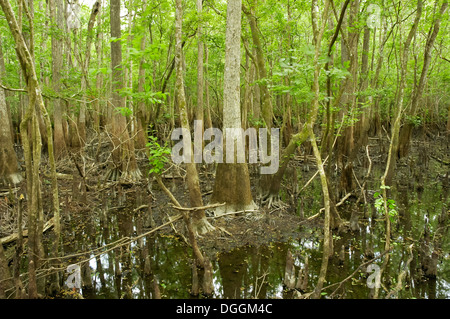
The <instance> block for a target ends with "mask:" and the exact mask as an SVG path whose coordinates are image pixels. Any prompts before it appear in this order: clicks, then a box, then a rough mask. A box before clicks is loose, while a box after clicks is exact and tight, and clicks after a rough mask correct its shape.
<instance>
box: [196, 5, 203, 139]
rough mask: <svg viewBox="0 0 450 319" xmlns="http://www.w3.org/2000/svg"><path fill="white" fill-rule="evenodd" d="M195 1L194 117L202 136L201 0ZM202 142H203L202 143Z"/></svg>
mask: <svg viewBox="0 0 450 319" xmlns="http://www.w3.org/2000/svg"><path fill="white" fill-rule="evenodd" d="M196 1H197V16H198V27H197V107H196V108H195V119H196V120H198V121H201V122H198V123H200V125H201V127H200V130H201V133H202V136H203V131H204V128H205V125H204V123H203V118H204V116H203V86H204V75H203V73H204V69H203V57H204V54H203V53H204V52H203V51H204V45H203V27H202V25H203V21H202V20H203V16H202V14H203V13H202V11H203V4H202V2H203V0H196ZM202 144H203V143H202Z"/></svg>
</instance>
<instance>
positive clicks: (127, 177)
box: [106, 167, 142, 182]
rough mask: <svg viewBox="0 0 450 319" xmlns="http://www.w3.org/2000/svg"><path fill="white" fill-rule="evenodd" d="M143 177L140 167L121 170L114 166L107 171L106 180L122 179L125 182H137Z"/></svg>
mask: <svg viewBox="0 0 450 319" xmlns="http://www.w3.org/2000/svg"><path fill="white" fill-rule="evenodd" d="M141 178H142V173H141V171H140V170H139V168H137V169H134V170H132V171H124V172H121V170H120V169H119V168H118V167H116V168H112V169H110V170H109V171H108V172H107V173H106V180H109V181H113V182H116V181H119V180H122V181H124V182H136V181H138V180H140V179H141Z"/></svg>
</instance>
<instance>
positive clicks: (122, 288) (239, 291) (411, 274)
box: [47, 179, 450, 298]
mask: <svg viewBox="0 0 450 319" xmlns="http://www.w3.org/2000/svg"><path fill="white" fill-rule="evenodd" d="M375 185H376V182H369V189H370V187H371V186H373V187H375ZM415 188H416V187H414V185H407V186H404V185H403V186H401V185H397V186H396V187H392V189H391V190H390V195H389V196H390V198H391V199H393V200H394V201H395V203H396V204H397V207H398V212H399V219H397V221H396V222H394V223H393V224H392V230H393V231H392V232H393V234H392V236H391V238H392V239H391V243H392V245H393V251H392V253H391V255H390V261H389V264H388V266H387V268H386V270H385V271H384V272H383V278H390V280H389V281H388V282H386V280H383V284H384V285H385V287H383V288H382V289H381V290H380V297H381V298H383V297H385V296H386V291H390V290H391V289H392V288H393V287H394V286H395V285H396V281H397V277H398V274H399V272H400V271H401V269H402V268H403V267H404V264H405V263H406V260H407V259H408V257H409V253H408V250H407V246H409V245H411V244H412V243H414V245H415V247H416V248H417V247H419V246H420V243H421V241H422V234H423V232H424V227H425V221H426V220H428V221H429V228H430V233H431V237H433V234H434V233H435V231H436V227H437V217H438V215H439V214H441V213H442V211H447V213H448V208H449V199H448V196H447V189H446V187H445V186H443V183H442V180H439V179H437V180H435V181H434V182H433V181H432V182H429V183H427V184H426V187H424V189H422V190H419V191H417V190H415ZM301 196H302V201H303V209H304V211H305V217H308V216H310V215H313V213H312V212H317V211H318V210H319V209H320V203H321V188H320V182H319V180H318V179H316V180H315V181H314V182H313V183H312V184H311V185H310V186H309V187H308V189H307V190H305V192H304V193H302V195H301ZM370 196H372V197H373V195H368V197H370ZM351 207H352V206H351V205H347V206H343V207H341V208H340V212H341V214H342V217H343V218H344V219H346V220H348V219H349V216H350V215H349V214H348V216H347V215H346V214H347V213H346V212H345V211H346V210H347V211H350V210H351ZM364 210H365V213H362V212H361V213H360V221H359V226H360V230H359V231H357V232H350V231H348V232H346V233H342V234H337V232H333V243H334V255H333V257H332V258H330V260H329V265H328V273H327V281H326V282H325V283H324V287H325V286H328V285H330V284H333V283H339V282H340V281H341V280H343V279H344V278H346V277H347V276H349V275H350V274H352V273H353V271H354V270H356V269H357V267H358V266H359V265H361V264H362V263H364V262H365V261H367V260H368V259H367V258H365V256H364V252H366V251H367V245H370V247H371V251H373V254H374V256H375V257H376V256H379V255H380V253H382V252H383V251H384V245H385V241H384V238H385V235H384V227H385V223H384V221H382V220H381V217H382V214H381V213H380V212H378V213H377V212H376V209H375V208H374V204H373V200H372V203H369V204H367V205H366V206H364ZM154 214H156V213H154ZM161 214H162V213H161ZM285 214H289V213H288V212H285ZM363 215H365V217H366V218H363ZM231 218H233V217H231ZM235 218H236V217H235ZM145 219H146V217H145V213H143V212H139V211H136V210H133V208H131V209H108V210H99V211H95V210H94V212H92V211H90V212H89V211H88V212H84V213H80V214H79V215H78V216H77V215H75V216H72V217H71V218H70V220H66V222H65V225H64V247H63V249H64V254H65V255H71V254H76V253H78V252H88V251H91V250H93V249H96V248H98V247H104V248H103V250H102V253H101V254H97V255H96V254H95V252H92V253H85V254H83V255H79V256H77V257H74V258H71V259H65V261H64V262H65V263H66V264H71V263H76V262H79V261H80V260H86V261H87V260H89V261H88V262H85V263H84V265H85V266H84V267H82V268H81V269H82V277H83V288H82V289H81V292H82V295H83V297H84V298H125V297H128V298H153V297H155V294H159V295H160V297H161V298H193V297H192V296H191V295H190V291H191V286H192V258H193V255H192V252H191V250H190V249H188V248H187V246H186V244H185V243H184V241H183V239H182V238H181V237H180V236H175V235H173V233H171V232H170V226H166V227H165V228H164V229H165V230H168V231H169V232H168V231H165V232H160V231H157V232H155V233H153V234H151V235H148V236H146V237H143V238H141V239H139V240H136V241H134V242H132V243H131V244H130V245H125V246H121V248H115V249H113V247H114V245H111V243H118V240H120V239H121V238H124V237H126V236H128V237H134V236H136V235H139V234H142V233H144V232H146V231H149V230H150V229H151V228H148V227H144V225H145V224H146V223H147V221H146V220H145ZM156 225H159V222H158V223H156ZM178 225H181V222H180V224H178ZM178 227H179V226H178ZM298 229H299V232H298V233H299V234H301V236H300V235H299V236H298V237H297V238H291V239H290V240H287V241H284V242H275V241H274V242H269V243H267V244H263V245H258V246H252V245H246V246H242V247H238V248H235V249H233V250H231V251H224V252H216V253H215V256H213V258H211V259H212V260H211V261H212V266H213V271H212V273H213V289H214V293H213V296H212V297H213V298H292V297H293V296H294V294H293V291H292V290H291V291H288V290H286V289H285V286H284V284H283V283H284V277H285V266H286V256H287V253H288V251H290V252H291V254H292V256H293V260H294V265H295V274H297V273H298V272H299V269H304V267H305V260H306V257H307V259H308V286H307V289H306V291H305V292H310V291H312V290H313V288H314V285H315V283H316V282H317V279H318V275H319V270H320V264H321V258H322V247H321V228H320V226H319V227H317V228H314V227H311V226H306V225H305V226H302V225H299V226H298ZM305 234H307V236H305ZM444 234H445V235H448V232H444ZM448 242H449V241H448V237H446V238H444V240H443V242H442V255H441V257H440V258H439V263H438V271H437V277H436V278H435V279H424V278H423V277H421V276H416V274H417V271H416V270H417V269H419V268H420V266H418V258H417V249H415V250H414V259H413V261H412V262H411V264H410V267H409V270H408V273H407V276H406V278H405V280H404V282H403V287H405V286H406V288H404V289H402V290H401V291H400V293H399V294H398V297H399V298H449V297H450V263H449V243H448ZM47 247H49V246H47ZM342 247H343V249H342ZM96 252H97V253H98V252H99V251H96ZM342 252H343V254H342ZM339 254H341V256H340V258H339ZM146 260H147V263H146V262H145V261H146ZM374 263H375V264H377V265H379V266H381V265H382V259H381V258H380V259H378V260H376V261H375V262H374ZM88 266H89V267H88ZM369 275H370V273H368V272H367V268H366V267H363V268H362V269H361V270H360V271H359V272H357V273H356V274H355V275H354V276H353V278H352V279H350V280H348V281H346V283H345V284H344V285H343V287H342V288H341V289H340V290H339V291H338V292H337V295H336V296H335V297H339V296H340V297H343V298H369V297H370V296H371V295H370V294H371V289H369V288H368V286H367V282H368V276H369ZM66 277H67V274H66V275H65V277H64V280H65V278H66ZM155 278H156V281H157V283H158V289H157V292H156V291H155V285H154V283H155V281H154V279H155ZM419 278H421V279H419ZM200 284H201V283H200ZM386 286H387V287H386ZM336 287H337V286H334V287H333V288H330V289H327V290H325V291H324V293H323V297H324V298H327V295H329V294H330V293H332V292H333V291H334V289H335V288H336ZM372 292H373V289H372ZM195 298H198V297H195ZM200 298H202V296H200Z"/></svg>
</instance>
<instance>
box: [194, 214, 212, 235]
mask: <svg viewBox="0 0 450 319" xmlns="http://www.w3.org/2000/svg"><path fill="white" fill-rule="evenodd" d="M193 226H194V232H195V233H196V234H195V235H197V236H200V235H204V234H206V233H209V232H211V231H214V230H216V228H215V227H214V226H213V225H211V223H210V222H209V221H208V220H207V219H206V218H202V219H200V220H198V221H196V222H195V223H194V225H193Z"/></svg>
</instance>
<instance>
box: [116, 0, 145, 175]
mask: <svg viewBox="0 0 450 319" xmlns="http://www.w3.org/2000/svg"><path fill="white" fill-rule="evenodd" d="M110 19H111V38H113V39H119V38H121V36H122V32H121V30H120V0H111V4H110ZM122 68H123V65H122V44H121V41H120V40H114V41H111V69H112V70H113V71H112V94H111V95H112V98H111V103H112V105H113V113H114V114H113V116H112V131H111V133H112V140H113V146H114V151H113V153H112V156H113V162H114V168H113V169H112V170H111V174H110V176H109V177H110V178H112V179H113V180H115V179H118V178H122V179H125V180H131V181H134V180H137V179H139V178H140V177H141V172H140V170H139V168H138V166H137V162H136V157H135V155H134V140H133V139H132V138H130V134H129V132H128V128H127V120H126V117H125V116H124V115H123V114H122V113H121V112H120V110H123V109H124V108H125V107H126V106H125V100H124V98H123V97H122V96H121V95H120V91H121V90H122V89H123V88H124V78H123V71H122ZM119 174H120V177H119Z"/></svg>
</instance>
